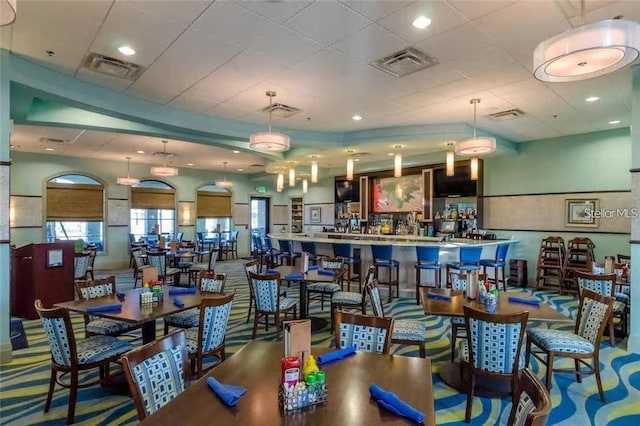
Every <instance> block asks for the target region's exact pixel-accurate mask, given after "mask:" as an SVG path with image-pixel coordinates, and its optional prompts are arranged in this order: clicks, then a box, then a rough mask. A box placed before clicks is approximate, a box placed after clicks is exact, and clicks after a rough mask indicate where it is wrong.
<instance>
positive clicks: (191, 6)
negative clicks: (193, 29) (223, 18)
mask: <svg viewBox="0 0 640 426" xmlns="http://www.w3.org/2000/svg"><path fill="white" fill-rule="evenodd" d="M117 1H118V2H121V3H126V4H127V6H130V7H132V8H135V9H138V10H141V11H143V12H144V13H146V14H149V15H153V16H155V17H156V18H157V19H159V20H166V21H171V22H181V23H184V24H191V23H192V22H193V21H194V20H195V19H196V18H197V17H198V16H199V15H200V14H201V13H202V12H204V11H205V9H206V8H207V7H209V6H210V5H211V4H212V3H213V0H189V1H182V0H162V1H149V0H124V1H123V0H117Z"/></svg>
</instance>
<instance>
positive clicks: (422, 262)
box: [415, 246, 442, 305]
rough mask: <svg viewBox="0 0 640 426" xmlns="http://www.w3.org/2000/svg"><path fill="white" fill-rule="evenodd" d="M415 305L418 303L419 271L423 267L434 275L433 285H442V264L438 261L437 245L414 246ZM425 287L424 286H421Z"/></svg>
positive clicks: (438, 251)
mask: <svg viewBox="0 0 640 426" xmlns="http://www.w3.org/2000/svg"><path fill="white" fill-rule="evenodd" d="M416 258H417V259H418V262H416V265H415V268H416V305H419V304H420V291H419V290H420V287H421V286H422V283H421V282H420V271H422V270H423V269H427V270H432V271H433V275H434V280H435V282H434V286H435V287H440V286H441V285H442V265H441V264H440V263H439V262H438V260H439V258H440V247H438V246H416ZM423 287H426V286H423Z"/></svg>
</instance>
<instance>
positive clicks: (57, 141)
mask: <svg viewBox="0 0 640 426" xmlns="http://www.w3.org/2000/svg"><path fill="white" fill-rule="evenodd" d="M40 142H44V143H54V144H58V145H64V144H67V143H71V141H70V140H69V139H57V138H40Z"/></svg>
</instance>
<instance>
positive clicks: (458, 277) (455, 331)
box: [450, 272, 487, 362]
mask: <svg viewBox="0 0 640 426" xmlns="http://www.w3.org/2000/svg"><path fill="white" fill-rule="evenodd" d="M450 279H451V290H456V291H462V292H464V293H466V292H467V282H468V281H469V274H463V273H456V272H452V273H451V274H450ZM486 279H487V276H486V275H484V274H478V284H484V283H485V281H486ZM465 336H466V327H465V322H464V317H451V362H454V360H455V354H456V340H457V339H458V338H463V337H465Z"/></svg>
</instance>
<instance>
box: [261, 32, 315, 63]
mask: <svg viewBox="0 0 640 426" xmlns="http://www.w3.org/2000/svg"><path fill="white" fill-rule="evenodd" d="M324 48H325V47H324V46H323V45H322V44H320V43H317V42H315V41H313V40H311V39H310V38H308V37H305V36H304V35H302V34H298V33H296V32H294V31H291V30H289V29H287V28H284V27H281V28H278V29H276V30H275V31H273V32H272V33H270V34H267V35H266V36H265V37H262V38H261V39H260V40H258V41H257V42H256V43H255V44H253V46H251V49H252V50H255V51H256V52H260V53H263V54H265V55H267V56H268V57H270V58H276V59H278V60H279V61H280V62H281V63H283V64H287V65H291V64H295V63H297V62H299V61H301V60H303V59H306V58H308V57H310V56H313V55H314V54H316V53H317V52H319V51H321V50H323V49H324Z"/></svg>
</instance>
